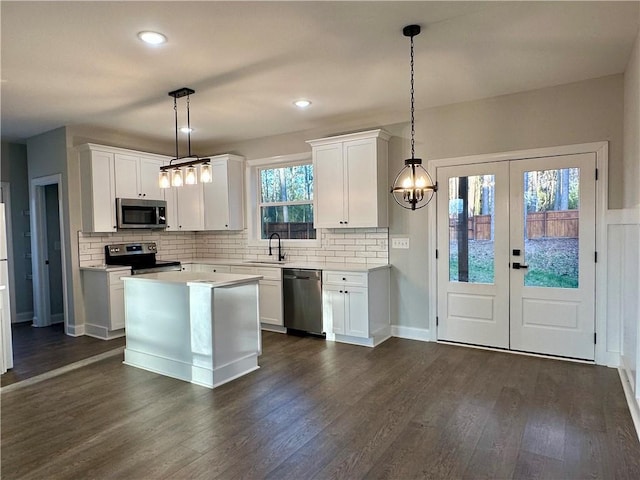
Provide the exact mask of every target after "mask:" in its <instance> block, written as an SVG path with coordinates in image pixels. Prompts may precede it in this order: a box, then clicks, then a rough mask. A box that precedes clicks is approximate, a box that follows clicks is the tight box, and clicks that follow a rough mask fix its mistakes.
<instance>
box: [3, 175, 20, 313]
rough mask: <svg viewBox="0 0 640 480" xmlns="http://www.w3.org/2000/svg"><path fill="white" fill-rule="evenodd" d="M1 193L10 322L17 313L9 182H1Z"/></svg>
mask: <svg viewBox="0 0 640 480" xmlns="http://www.w3.org/2000/svg"><path fill="white" fill-rule="evenodd" d="M2 194H3V196H4V198H3V199H2V200H3V201H4V204H5V212H4V220H5V229H6V233H7V264H8V265H7V267H8V274H9V285H11V288H10V289H9V299H10V300H9V302H10V305H11V307H10V308H11V311H10V312H9V314H10V321H11V323H15V322H17V321H18V317H17V313H16V287H15V285H16V277H15V270H14V265H15V261H16V259H15V257H14V255H13V225H12V222H11V217H12V212H11V185H10V184H9V182H2Z"/></svg>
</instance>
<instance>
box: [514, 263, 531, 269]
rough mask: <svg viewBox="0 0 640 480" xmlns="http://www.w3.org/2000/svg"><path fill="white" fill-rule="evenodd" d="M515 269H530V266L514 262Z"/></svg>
mask: <svg viewBox="0 0 640 480" xmlns="http://www.w3.org/2000/svg"><path fill="white" fill-rule="evenodd" d="M512 265H513V269H514V270H520V269H521V268H529V265H522V264H521V263H520V262H513V264H512Z"/></svg>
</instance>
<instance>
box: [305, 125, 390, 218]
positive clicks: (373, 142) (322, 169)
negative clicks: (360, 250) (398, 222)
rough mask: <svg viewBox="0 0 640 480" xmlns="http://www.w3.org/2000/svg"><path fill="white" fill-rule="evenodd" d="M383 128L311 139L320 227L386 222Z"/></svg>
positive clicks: (386, 156) (316, 216) (385, 155)
mask: <svg viewBox="0 0 640 480" xmlns="http://www.w3.org/2000/svg"><path fill="white" fill-rule="evenodd" d="M389 138H390V135H389V134H388V133H387V132H385V131H384V130H371V131H367V132H359V133H352V134H348V135H340V136H337V137H328V138H321V139H318V140H309V141H308V142H307V143H308V144H310V145H311V149H312V154H313V171H314V222H313V223H314V226H315V227H316V228H361V227H386V226H387V225H388V218H387V202H388V198H387V197H388V190H389V185H388V178H387V163H388V142H389Z"/></svg>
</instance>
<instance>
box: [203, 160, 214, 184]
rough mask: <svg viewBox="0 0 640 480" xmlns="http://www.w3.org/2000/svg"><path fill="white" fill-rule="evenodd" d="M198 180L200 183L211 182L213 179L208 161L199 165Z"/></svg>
mask: <svg viewBox="0 0 640 480" xmlns="http://www.w3.org/2000/svg"><path fill="white" fill-rule="evenodd" d="M200 181H201V182H202V183H211V182H212V181H213V175H212V174H211V164H210V163H205V164H203V165H202V166H201V167H200Z"/></svg>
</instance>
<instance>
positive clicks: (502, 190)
mask: <svg viewBox="0 0 640 480" xmlns="http://www.w3.org/2000/svg"><path fill="white" fill-rule="evenodd" d="M595 172H596V154H595V153H578V154H572V155H558V156H548V157H544V158H530V159H517V160H516V159H504V160H500V161H493V162H483V163H475V164H473V163H467V164H464V165H458V166H443V167H439V168H437V169H436V177H437V181H438V184H439V185H440V193H439V197H438V203H437V213H436V215H437V219H436V222H437V232H438V233H437V248H438V254H439V260H438V263H437V285H438V287H437V318H438V325H437V339H438V340H442V341H451V342H457V343H465V344H472V345H479V346H485V347H494V348H500V349H508V350H516V351H522V352H528V353H537V354H545V355H553V356H560V357H570V358H576V359H582V360H594V359H595V332H596V323H595V273H596V272H595V261H596V258H595V252H596V248H595V246H596V186H595V182H596V179H595Z"/></svg>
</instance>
